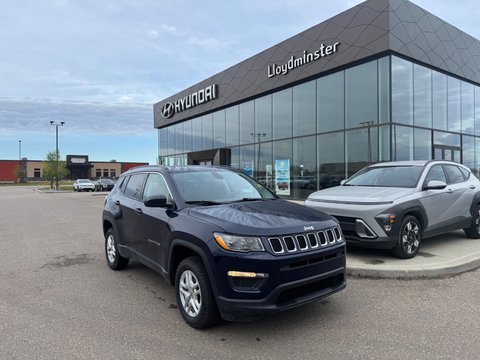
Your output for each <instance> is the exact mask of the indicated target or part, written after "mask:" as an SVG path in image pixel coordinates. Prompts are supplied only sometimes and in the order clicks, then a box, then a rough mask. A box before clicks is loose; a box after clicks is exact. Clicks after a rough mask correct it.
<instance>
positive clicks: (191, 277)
mask: <svg viewBox="0 0 480 360" xmlns="http://www.w3.org/2000/svg"><path fill="white" fill-rule="evenodd" d="M179 285H180V287H179V291H180V301H181V302H182V307H183V309H184V310H185V312H186V313H187V314H188V315H190V316H191V317H195V316H197V315H198V314H199V313H200V310H201V309H202V290H201V289H200V284H199V282H198V279H197V277H196V276H195V274H194V273H193V272H192V271H190V270H185V271H184V272H183V273H182V275H181V276H180V284H179Z"/></svg>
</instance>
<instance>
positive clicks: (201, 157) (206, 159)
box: [187, 148, 231, 165]
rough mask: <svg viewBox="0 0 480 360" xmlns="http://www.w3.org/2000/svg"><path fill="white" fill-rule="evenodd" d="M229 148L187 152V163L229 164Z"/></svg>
mask: <svg viewBox="0 0 480 360" xmlns="http://www.w3.org/2000/svg"><path fill="white" fill-rule="evenodd" d="M230 154H231V151H230V149H225V148H224V149H213V150H205V151H195V152H191V153H188V154H187V165H230V157H231V155H230Z"/></svg>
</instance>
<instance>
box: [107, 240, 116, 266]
mask: <svg viewBox="0 0 480 360" xmlns="http://www.w3.org/2000/svg"><path fill="white" fill-rule="evenodd" d="M116 256H117V251H116V250H115V239H114V238H113V235H112V234H110V235H108V238H107V257H108V261H109V262H110V263H111V264H113V263H114V262H115V258H116Z"/></svg>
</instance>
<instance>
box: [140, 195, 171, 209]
mask: <svg viewBox="0 0 480 360" xmlns="http://www.w3.org/2000/svg"><path fill="white" fill-rule="evenodd" d="M143 203H144V204H145V206H146V207H159V208H166V207H169V206H170V204H167V198H166V197H165V195H152V196H147V197H146V198H145V199H144V200H143Z"/></svg>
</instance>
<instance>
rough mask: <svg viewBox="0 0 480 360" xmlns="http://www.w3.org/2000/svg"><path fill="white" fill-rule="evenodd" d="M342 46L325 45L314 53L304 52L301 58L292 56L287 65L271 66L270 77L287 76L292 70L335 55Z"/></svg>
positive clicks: (269, 67) (337, 43)
mask: <svg viewBox="0 0 480 360" xmlns="http://www.w3.org/2000/svg"><path fill="white" fill-rule="evenodd" d="M339 45H340V43H339V42H336V43H335V44H333V45H325V44H321V45H320V48H318V49H317V50H315V51H313V52H309V51H308V50H305V51H304V52H303V56H301V57H295V56H293V55H292V57H291V58H290V60H288V61H287V62H286V63H285V64H282V65H277V64H273V65H269V66H268V77H269V78H271V77H274V76H276V75H286V74H288V72H289V71H290V70H293V69H295V68H297V67H299V66H302V65H305V64H308V63H311V62H313V61H316V60H318V59H321V58H323V57H325V56H328V55H332V54H335V53H336V52H337V50H338V46H339Z"/></svg>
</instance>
